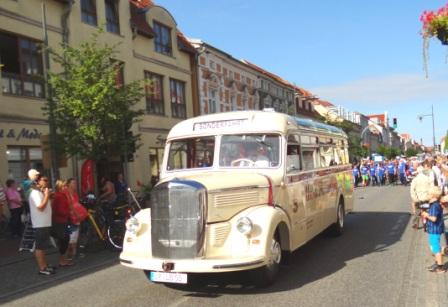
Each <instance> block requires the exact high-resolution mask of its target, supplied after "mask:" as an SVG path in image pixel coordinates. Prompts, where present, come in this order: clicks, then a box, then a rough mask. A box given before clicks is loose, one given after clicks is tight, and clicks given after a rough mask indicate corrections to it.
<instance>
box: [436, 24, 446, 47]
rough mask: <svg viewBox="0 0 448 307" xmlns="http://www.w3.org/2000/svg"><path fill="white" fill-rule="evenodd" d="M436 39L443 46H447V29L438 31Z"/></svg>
mask: <svg viewBox="0 0 448 307" xmlns="http://www.w3.org/2000/svg"><path fill="white" fill-rule="evenodd" d="M437 38H438V39H439V40H440V42H441V43H442V44H443V45H448V29H447V28H440V29H438V30H437Z"/></svg>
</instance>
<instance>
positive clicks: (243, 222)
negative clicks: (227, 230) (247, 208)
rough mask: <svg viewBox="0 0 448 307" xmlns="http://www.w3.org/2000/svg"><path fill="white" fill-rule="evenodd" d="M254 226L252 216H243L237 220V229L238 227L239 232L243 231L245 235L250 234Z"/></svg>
mask: <svg viewBox="0 0 448 307" xmlns="http://www.w3.org/2000/svg"><path fill="white" fill-rule="evenodd" d="M253 228H254V224H252V221H251V220H250V218H248V217H246V216H243V217H240V218H239V219H238V221H237V222H236V229H238V231H239V232H241V233H242V234H244V235H246V236H247V235H249V234H250V233H251V232H252V229H253Z"/></svg>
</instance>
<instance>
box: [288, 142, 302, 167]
mask: <svg viewBox="0 0 448 307" xmlns="http://www.w3.org/2000/svg"><path fill="white" fill-rule="evenodd" d="M300 169H301V163H300V146H299V145H297V144H288V148H287V157H286V172H288V173H289V172H294V171H298V170H300Z"/></svg>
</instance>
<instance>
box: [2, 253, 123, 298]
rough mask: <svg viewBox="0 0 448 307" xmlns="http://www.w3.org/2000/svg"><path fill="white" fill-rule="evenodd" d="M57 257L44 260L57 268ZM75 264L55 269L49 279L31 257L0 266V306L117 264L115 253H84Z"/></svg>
mask: <svg viewBox="0 0 448 307" xmlns="http://www.w3.org/2000/svg"><path fill="white" fill-rule="evenodd" d="M58 257H59V254H58V253H53V254H50V255H47V260H48V262H49V263H53V264H56V263H57V262H58ZM75 263H76V264H75V265H74V266H71V267H64V268H57V273H56V274H55V275H52V276H42V275H38V274H37V265H36V263H35V260H34V257H32V256H30V257H27V258H26V259H23V260H21V261H18V262H15V263H11V264H6V265H3V266H0V276H1V278H2V288H1V289H0V305H1V304H5V303H7V302H11V301H13V300H15V299H18V298H20V297H23V296H24V295H30V294H32V293H36V292H39V291H42V290H45V289H49V288H51V287H53V286H55V285H60V284H62V283H65V282H70V281H73V280H74V279H76V278H80V277H83V276H86V275H89V274H94V273H96V272H98V271H100V270H103V269H106V268H108V267H111V266H113V265H116V264H118V263H119V261H118V252H112V251H109V250H105V249H95V250H94V249H90V250H87V251H86V256H85V257H84V258H79V259H77V260H76V261H75Z"/></svg>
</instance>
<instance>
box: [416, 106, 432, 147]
mask: <svg viewBox="0 0 448 307" xmlns="http://www.w3.org/2000/svg"><path fill="white" fill-rule="evenodd" d="M426 116H431V118H432V145H433V150H434V151H435V150H436V128H435V124H434V122H435V121H434V105H431V114H422V115H419V116H417V118H418V119H419V120H420V121H422V120H423V117H426Z"/></svg>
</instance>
